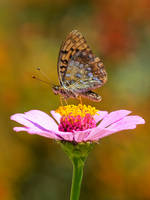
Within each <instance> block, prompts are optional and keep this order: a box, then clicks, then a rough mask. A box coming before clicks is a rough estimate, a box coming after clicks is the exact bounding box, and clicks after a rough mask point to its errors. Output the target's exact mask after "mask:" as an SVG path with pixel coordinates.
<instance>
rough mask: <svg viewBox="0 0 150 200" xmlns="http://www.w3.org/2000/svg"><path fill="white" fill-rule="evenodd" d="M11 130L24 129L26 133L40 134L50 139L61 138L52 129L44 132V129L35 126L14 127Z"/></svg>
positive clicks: (18, 130)
mask: <svg viewBox="0 0 150 200" xmlns="http://www.w3.org/2000/svg"><path fill="white" fill-rule="evenodd" d="M13 130H14V131H16V132H20V131H26V132H27V133H29V134H32V135H34V134H36V135H40V136H43V137H47V138H50V139H55V140H61V138H60V137H59V136H57V135H56V134H55V132H53V131H49V132H46V131H42V130H38V129H36V128H27V127H14V128H13Z"/></svg>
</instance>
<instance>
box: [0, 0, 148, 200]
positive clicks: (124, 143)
mask: <svg viewBox="0 0 150 200" xmlns="http://www.w3.org/2000/svg"><path fill="white" fill-rule="evenodd" d="M73 29H78V30H79V31H80V32H82V33H83V35H84V36H85V38H86V39H87V41H88V44H89V46H90V47H91V49H92V50H93V52H94V53H95V54H96V55H97V56H100V57H101V58H102V59H103V61H104V64H105V67H106V70H107V72H108V82H107V84H105V86H103V87H102V88H100V89H98V90H97V91H98V93H99V94H101V95H102V97H103V101H102V102H101V103H92V102H88V101H84V103H86V104H91V105H94V106H96V107H97V108H98V109H101V110H108V111H113V110H117V109H128V110H132V111H133V114H138V115H140V116H143V117H144V119H145V120H146V124H145V125H141V126H138V128H137V129H136V130H132V131H124V132H121V133H117V134H115V135H111V136H109V137H106V138H104V139H103V140H101V141H100V144H99V145H97V146H96V148H95V149H94V150H93V151H92V152H91V154H90V156H89V158H88V160H87V164H86V167H85V173H84V179H83V185H82V190H81V199H82V200H84V199H86V200H93V199H94V200H99V199H103V200H108V199H109V200H149V199H150V127H149V120H150V116H149V115H150V112H149V111H150V1H149V0H122V1H120V0H113V1H111V0H91V1H90V0H82V1H81V0H76V1H75V0H55V1H50V0H28V1H27V0H21V1H20V0H12V1H11V0H0V199H1V200H30V199H32V200H43V199H44V200H50V199H52V200H67V199H68V200H69V192H70V184H71V176H72V166H71V163H70V161H69V160H68V158H67V156H66V155H65V154H64V152H63V151H62V150H61V149H60V147H59V145H57V144H56V143H55V142H54V141H51V140H48V139H46V138H42V137H40V136H36V135H32V136H31V135H28V134H26V133H15V132H13V130H12V128H13V126H15V125H16V123H15V122H12V121H10V119H9V118H10V115H12V114H14V113H17V112H25V111H28V110H30V109H40V110H43V111H45V112H47V113H48V112H49V111H50V110H52V109H56V108H57V107H58V106H59V105H60V102H59V98H58V97H57V96H55V95H54V94H53V93H52V90H51V87H50V86H47V85H44V84H42V83H40V82H38V81H35V80H33V79H32V78H31V77H32V74H35V73H36V74H37V72H36V70H35V69H36V67H37V66H40V67H41V69H42V71H44V72H45V73H46V74H47V76H48V77H49V79H50V83H58V77H57V67H56V63H57V57H58V52H59V48H60V45H61V42H62V40H64V38H65V37H66V35H67V34H68V33H69V32H70V31H72V30H73ZM38 76H39V77H41V78H42V79H45V78H44V77H42V74H38ZM69 103H74V104H77V103H78V101H77V100H70V101H69Z"/></svg>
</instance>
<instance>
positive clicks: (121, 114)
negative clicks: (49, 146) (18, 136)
mask: <svg viewBox="0 0 150 200" xmlns="http://www.w3.org/2000/svg"><path fill="white" fill-rule="evenodd" d="M71 106H72V107H71ZM68 108H69V109H68ZM72 108H73V109H72ZM71 109H72V110H71ZM130 113H131V111H128V110H117V111H113V112H111V113H108V112H107V111H98V110H96V109H95V108H93V107H91V106H88V107H87V106H85V105H84V106H82V105H81V104H79V105H78V106H73V105H69V106H63V107H60V108H59V109H58V110H56V111H51V115H52V117H51V116H50V115H48V114H46V113H44V112H42V111H40V110H30V111H28V112H25V113H24V114H21V113H18V114H14V115H12V116H11V120H14V121H16V122H18V123H20V124H22V125H24V126H23V127H14V131H16V132H19V131H26V132H28V133H29V134H37V135H41V136H44V137H47V138H50V139H55V140H65V141H70V142H71V141H74V142H77V143H80V142H88V141H98V140H100V139H101V138H103V137H106V136H108V135H110V134H113V133H116V132H118V131H122V130H129V129H135V128H136V125H137V124H144V123H145V121H144V119H143V118H142V117H140V116H137V115H129V114H130ZM128 115H129V116H128Z"/></svg>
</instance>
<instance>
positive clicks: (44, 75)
mask: <svg viewBox="0 0 150 200" xmlns="http://www.w3.org/2000/svg"><path fill="white" fill-rule="evenodd" d="M36 70H37V71H40V73H41V74H42V75H43V77H45V78H46V79H47V80H48V81H50V79H49V78H48V76H47V75H46V73H44V72H43V71H41V68H40V67H37V68H36Z"/></svg>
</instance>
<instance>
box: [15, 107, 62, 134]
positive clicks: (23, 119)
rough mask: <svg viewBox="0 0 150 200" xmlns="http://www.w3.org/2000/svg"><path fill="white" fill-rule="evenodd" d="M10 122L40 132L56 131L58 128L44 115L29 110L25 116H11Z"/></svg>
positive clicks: (40, 112) (38, 111)
mask: <svg viewBox="0 0 150 200" xmlns="http://www.w3.org/2000/svg"><path fill="white" fill-rule="evenodd" d="M11 120H14V121H16V122H18V123H20V124H22V125H24V126H26V127H29V128H35V127H36V128H38V129H40V130H44V131H49V130H58V126H57V124H56V123H55V121H54V120H53V119H52V118H51V117H50V116H49V115H48V114H46V113H44V112H42V111H40V110H30V111H28V112H26V113H25V114H20V113H18V114H14V115H12V116H11Z"/></svg>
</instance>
